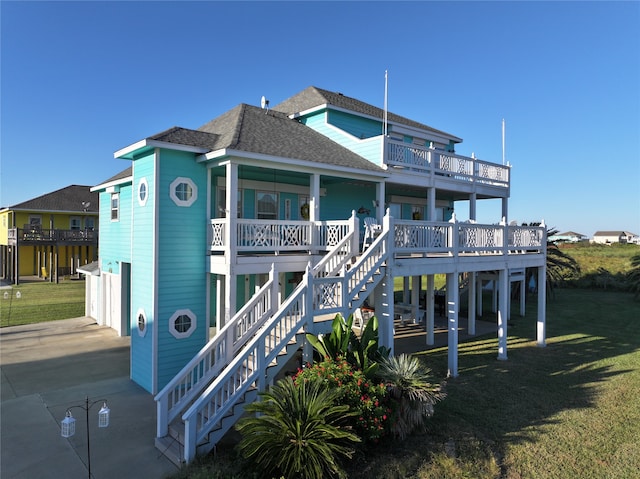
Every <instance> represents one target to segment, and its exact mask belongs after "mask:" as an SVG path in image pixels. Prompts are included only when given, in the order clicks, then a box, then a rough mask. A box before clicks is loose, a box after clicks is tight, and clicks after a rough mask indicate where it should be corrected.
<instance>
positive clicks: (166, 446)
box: [155, 436, 185, 467]
mask: <svg viewBox="0 0 640 479" xmlns="http://www.w3.org/2000/svg"><path fill="white" fill-rule="evenodd" d="M155 446H156V449H158V450H159V451H160V452H161V453H162V454H163V455H164V456H166V458H167V459H169V460H170V461H171V462H173V463H174V464H175V465H176V466H178V467H182V466H183V465H184V463H185V460H184V447H183V445H182V444H181V443H179V442H178V441H177V440H176V439H174V438H172V437H170V436H165V437H156V441H155Z"/></svg>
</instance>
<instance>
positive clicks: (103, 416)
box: [98, 401, 111, 427]
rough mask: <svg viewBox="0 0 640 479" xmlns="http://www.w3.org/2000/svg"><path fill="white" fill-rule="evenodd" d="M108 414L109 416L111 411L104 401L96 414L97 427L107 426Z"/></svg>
mask: <svg viewBox="0 0 640 479" xmlns="http://www.w3.org/2000/svg"><path fill="white" fill-rule="evenodd" d="M109 414H111V409H109V408H108V407H107V403H106V401H105V402H104V403H103V404H102V407H101V408H100V411H99V412H98V427H108V426H109Z"/></svg>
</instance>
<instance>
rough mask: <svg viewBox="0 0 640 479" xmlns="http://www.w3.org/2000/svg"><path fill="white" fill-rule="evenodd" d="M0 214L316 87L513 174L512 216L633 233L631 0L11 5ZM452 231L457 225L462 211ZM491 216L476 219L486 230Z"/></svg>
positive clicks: (638, 74)
mask: <svg viewBox="0 0 640 479" xmlns="http://www.w3.org/2000/svg"><path fill="white" fill-rule="evenodd" d="M0 14H1V25H0V26H1V37H0V40H1V55H2V56H1V69H2V70H1V111H0V113H1V117H0V118H1V137H0V142H1V150H0V153H1V165H0V166H1V179H0V206H10V205H13V204H16V203H19V202H22V201H25V200H27V199H30V198H33V197H35V196H38V195H40V194H44V193H47V192H50V191H53V190H55V189H58V188H62V187H64V186H67V185H69V184H84V185H95V184H98V183H100V182H102V181H103V180H105V179H107V178H109V177H110V176H112V175H114V174H116V173H118V172H119V171H121V170H123V169H124V168H126V167H127V166H128V163H126V162H125V161H123V160H116V159H114V158H113V153H114V151H116V150H118V149H120V148H122V147H125V146H128V145H130V144H132V143H134V142H136V141H138V140H140V139H142V138H144V137H147V136H150V135H152V134H155V133H158V132H160V131H163V130H165V129H167V128H170V127H172V126H175V125H178V126H182V127H186V128H198V127H199V126H201V125H202V124H204V123H206V122H207V121H209V120H211V119H213V118H215V117H217V116H219V115H220V114H222V113H224V112H225V111H227V110H229V109H231V108H233V107H234V106H236V105H237V104H239V103H249V104H254V105H259V103H260V98H261V96H262V95H265V96H266V97H267V98H268V99H269V100H270V102H271V104H272V105H275V104H277V103H279V102H280V101H282V100H284V99H286V98H288V97H290V96H292V95H294V94H295V93H298V92H299V91H301V90H303V89H304V88H306V87H308V86H311V85H314V86H317V87H320V88H325V89H328V90H333V91H340V92H342V93H344V94H346V95H348V96H352V97H355V98H358V99H360V100H363V101H366V102H368V103H371V104H374V105H377V106H379V107H382V106H383V103H384V72H385V70H388V72H389V93H388V104H389V110H390V111H392V112H394V113H397V114H400V115H403V116H406V117H409V118H412V119H414V120H417V121H420V122H422V123H426V124H428V125H430V126H432V127H434V128H438V129H441V130H444V131H447V132H449V133H452V134H454V135H456V136H458V137H461V138H462V139H463V140H464V141H463V143H462V144H461V145H459V147H458V148H457V151H458V152H459V153H462V154H465V155H471V153H472V152H474V153H475V154H476V156H477V157H479V158H481V159H485V160H489V161H494V162H496V163H501V162H502V126H501V125H502V119H503V118H504V119H505V121H506V158H507V161H508V162H509V163H510V164H511V165H513V168H512V186H511V200H510V203H509V219H510V220H517V221H519V222H523V221H527V222H528V221H536V220H541V219H544V220H545V221H546V223H547V225H548V226H554V227H556V228H558V229H560V230H561V231H566V230H573V231H577V232H579V233H583V234H586V235H592V234H593V233H594V232H595V231H596V230H630V231H632V232H634V233H637V234H640V2H637V1H633V2H631V1H628V2H576V1H572V2H446V3H445V2H304V3H302V2H233V3H231V2H229V3H227V2H206V1H202V2H146V1H145V2H93V1H87V2H11V1H2V2H1V3H0ZM459 214H460V216H462V217H466V216H468V211H466V208H465V207H464V206H461V207H460V208H459ZM499 215H500V206H499V204H497V203H494V202H489V203H488V204H487V205H485V206H479V208H478V216H479V220H480V221H485V222H496V221H498V220H499V219H500V218H499Z"/></svg>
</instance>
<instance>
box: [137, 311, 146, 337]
mask: <svg viewBox="0 0 640 479" xmlns="http://www.w3.org/2000/svg"><path fill="white" fill-rule="evenodd" d="M136 326H137V329H138V335H140V336H141V337H144V336H145V335H146V334H147V315H146V313H145V312H144V309H142V308H140V309H138V312H137V313H136Z"/></svg>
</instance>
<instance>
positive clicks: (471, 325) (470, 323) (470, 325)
mask: <svg viewBox="0 0 640 479" xmlns="http://www.w3.org/2000/svg"><path fill="white" fill-rule="evenodd" d="M476 281H477V275H476V273H475V272H471V273H469V294H468V295H467V297H468V298H469V314H468V316H469V317H468V319H467V329H468V332H469V334H470V335H471V336H475V335H476Z"/></svg>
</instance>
